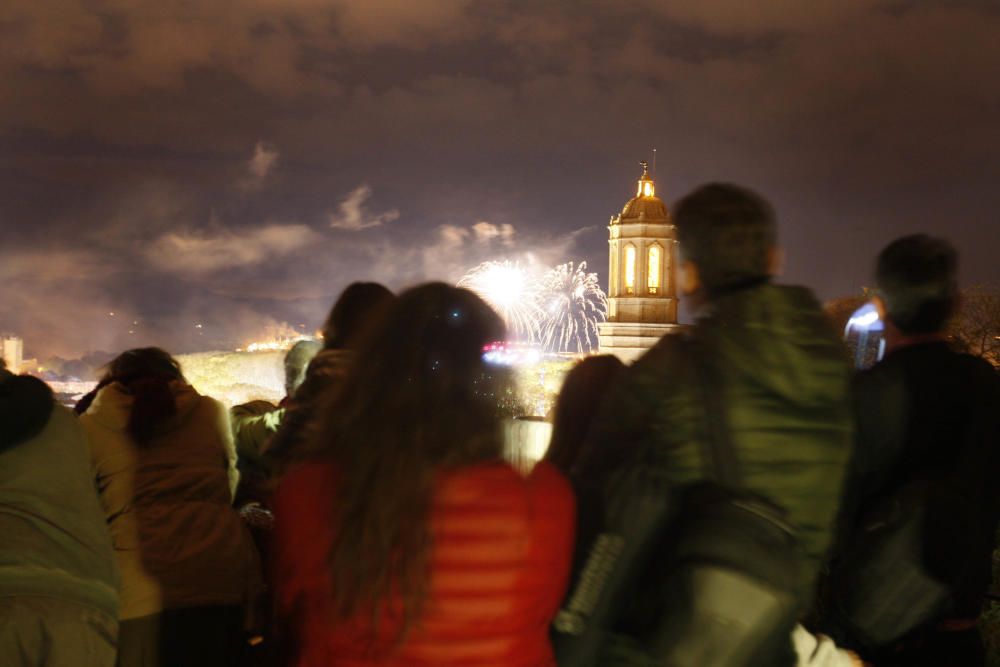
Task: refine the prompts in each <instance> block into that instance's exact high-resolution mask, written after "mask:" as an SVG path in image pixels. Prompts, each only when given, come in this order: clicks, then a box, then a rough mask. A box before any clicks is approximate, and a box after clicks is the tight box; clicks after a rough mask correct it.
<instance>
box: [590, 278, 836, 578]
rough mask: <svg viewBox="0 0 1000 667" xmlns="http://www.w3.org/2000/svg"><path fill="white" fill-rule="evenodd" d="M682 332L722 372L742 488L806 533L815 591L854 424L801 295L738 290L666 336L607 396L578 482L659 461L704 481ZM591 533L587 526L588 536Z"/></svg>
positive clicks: (698, 419) (819, 316)
mask: <svg viewBox="0 0 1000 667" xmlns="http://www.w3.org/2000/svg"><path fill="white" fill-rule="evenodd" d="M684 336H690V337H691V338H692V339H693V342H694V344H695V345H696V346H697V347H698V349H699V350H701V351H702V353H703V354H704V355H705V356H706V358H707V359H708V360H709V363H711V364H712V365H713V366H714V372H715V377H716V378H718V380H719V384H720V385H721V386H720V387H713V388H712V390H714V391H722V392H723V404H724V405H725V406H726V411H727V413H728V414H727V419H728V422H729V429H730V434H731V440H732V442H733V443H734V446H735V448H736V450H737V452H736V453H737V458H738V460H739V463H740V466H741V468H742V473H743V478H744V482H745V485H746V486H747V488H749V489H750V490H751V491H754V492H756V493H758V494H761V495H763V496H766V497H768V498H770V499H771V500H772V501H773V502H775V503H777V504H778V505H780V506H782V507H783V508H785V510H786V511H787V512H788V515H789V519H790V520H791V521H792V522H793V523H794V524H795V525H796V526H797V528H798V530H799V534H800V537H801V541H802V545H803V547H804V550H805V553H806V555H807V558H808V563H807V566H806V567H805V580H804V581H802V582H801V583H802V586H803V591H804V593H805V594H807V595H808V592H811V591H812V589H813V586H814V583H813V582H814V580H815V577H816V575H817V573H818V570H819V567H820V564H821V562H822V561H823V559H824V557H825V554H826V552H827V549H828V548H829V546H830V542H831V538H832V535H833V523H834V519H835V516H836V513H837V508H838V503H839V497H840V493H841V486H842V478H843V476H844V472H845V468H846V464H847V461H848V458H849V456H850V452H851V443H852V417H851V405H850V400H849V386H850V376H851V370H850V367H849V364H848V361H847V353H846V351H845V350H844V348H843V345H842V343H841V342H840V340H839V338H838V337H837V335H836V333H835V332H834V330H833V327H832V325H831V324H830V323H829V322H828V321H827V319H826V316H825V315H824V313H823V311H822V309H821V307H820V305H819V303H818V302H817V301H816V299H815V297H813V295H812V293H811V292H810V291H809V290H807V289H805V288H802V287H790V286H778V285H772V284H769V283H764V284H759V285H756V286H752V287H746V288H743V289H739V290H735V291H732V292H730V293H727V294H725V295H722V296H719V297H718V298H716V299H714V300H713V301H712V303H711V306H710V312H709V313H707V314H706V315H705V316H704V317H702V318H701V319H700V320H699V321H698V322H697V323H696V325H695V326H694V327H692V328H691V329H690V330H689V331H688V332H687V333H686V334H680V335H668V336H665V337H664V338H663V339H662V340H661V341H660V342H659V343H658V344H657V346H656V347H654V348H653V349H652V350H650V351H649V352H648V353H647V354H646V355H644V356H643V357H642V358H640V359H639V360H638V361H637V362H636V363H635V364H634V365H633V366H631V367H630V368H629V369H628V370H627V371H626V372H625V374H624V376H623V378H622V380H621V382H620V383H619V384H618V385H617V386H616V387H615V388H613V389H612V390H611V391H609V396H608V399H607V401H606V402H605V404H604V406H603V407H602V409H601V411H600V414H599V415H598V417H597V418H596V421H595V424H594V427H593V429H592V431H591V437H589V438H588V445H587V454H586V455H585V456H586V458H585V460H584V461H583V462H582V465H581V466H580V467H579V468H577V470H576V473H577V474H576V475H575V476H574V477H575V478H576V479H575V480H574V481H575V482H576V483H577V484H578V485H581V486H585V487H589V488H602V487H603V486H604V483H605V482H607V480H609V479H610V477H611V473H612V471H614V470H616V469H618V468H619V467H620V466H621V465H622V464H624V463H626V462H628V461H632V462H635V461H642V465H653V466H656V468H657V469H658V470H659V472H660V474H661V475H662V478H664V479H666V480H667V484H668V485H669V486H671V487H672V488H680V487H681V486H682V485H685V484H689V483H692V482H696V481H699V480H701V479H704V473H703V466H702V460H701V454H700V451H701V445H700V443H701V442H703V441H704V439H705V438H706V437H707V430H706V408H705V402H704V400H702V398H701V397H702V395H703V393H702V391H703V390H702V389H701V385H700V384H699V379H698V377H699V376H698V375H697V371H696V368H695V366H694V364H693V362H692V359H691V347H692V346H691V345H689V344H687V343H686V341H684V340H683V339H682V338H683V337H684ZM608 488H611V487H610V486H609V487H608ZM606 502H613V499H612V498H606ZM582 521H586V518H582ZM594 532H596V531H594V530H593V529H591V530H589V531H588V529H587V528H586V526H581V533H582V537H583V539H584V540H586V539H587V536H588V534H589V535H593V534H594ZM583 546H585V545H583Z"/></svg>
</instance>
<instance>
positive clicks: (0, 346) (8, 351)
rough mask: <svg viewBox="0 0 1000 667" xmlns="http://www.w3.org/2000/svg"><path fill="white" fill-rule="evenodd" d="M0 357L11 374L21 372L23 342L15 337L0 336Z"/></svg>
mask: <svg viewBox="0 0 1000 667" xmlns="http://www.w3.org/2000/svg"><path fill="white" fill-rule="evenodd" d="M0 357H2V358H3V360H4V362H5V363H6V364H7V370H9V371H10V372H12V373H19V372H21V363H22V362H23V361H24V341H23V340H21V339H20V338H18V337H17V336H0Z"/></svg>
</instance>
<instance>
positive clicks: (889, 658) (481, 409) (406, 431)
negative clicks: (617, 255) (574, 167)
mask: <svg viewBox="0 0 1000 667" xmlns="http://www.w3.org/2000/svg"><path fill="white" fill-rule="evenodd" d="M673 216H674V224H675V225H676V229H677V234H678V240H679V247H680V253H681V262H680V263H681V272H680V276H679V277H680V280H679V284H680V288H681V291H682V292H683V295H684V298H686V299H688V301H689V303H691V304H693V306H694V308H695V309H696V311H697V314H698V318H697V321H696V323H695V324H694V325H692V326H690V327H688V328H687V329H686V330H685V331H683V332H682V333H678V334H671V335H667V336H665V337H664V338H663V339H661V341H660V342H659V343H658V344H657V345H656V346H655V347H654V348H653V349H651V350H650V351H649V352H647V353H646V354H645V355H644V356H643V357H641V358H640V359H639V360H638V361H637V362H636V363H634V364H633V365H631V366H624V365H623V364H622V363H621V362H619V361H618V360H617V359H615V358H614V357H610V356H593V357H589V358H586V359H584V360H582V361H580V362H579V363H578V364H577V365H576V366H575V367H574V368H573V369H572V371H571V372H570V373H569V374H568V376H567V377H566V380H565V383H564V386H563V389H562V391H561V393H560V396H559V398H558V401H557V404H556V407H555V409H554V411H553V415H552V422H553V433H552V439H551V444H550V446H549V449H548V451H547V453H546V455H545V457H544V458H543V460H541V461H539V462H538V463H537V464H535V465H534V466H533V467H531V469H530V470H524V469H522V467H521V466H515V465H512V464H511V463H509V462H508V461H506V460H505V458H504V452H505V450H506V449H507V448H506V446H505V443H504V438H503V435H502V434H503V432H504V431H503V429H502V424H501V420H502V419H503V416H502V415H501V414H500V413H499V411H498V408H497V396H498V395H500V394H501V393H502V392H503V391H504V383H505V382H507V381H508V380H509V378H507V377H505V373H504V371H503V370H502V369H498V368H496V367H492V366H489V365H488V364H487V362H486V361H485V360H484V358H483V350H484V347H485V346H487V345H488V344H490V343H493V342H495V341H498V340H502V339H503V338H504V326H503V322H502V321H501V320H500V319H499V317H498V316H497V315H496V314H495V313H494V312H493V311H492V310H491V309H490V308H489V307H488V306H487V305H486V304H485V303H484V302H483V301H482V300H480V299H479V298H478V297H477V296H475V295H474V294H472V293H471V292H469V291H466V290H463V289H460V288H455V287H451V286H448V285H445V284H442V283H429V284H425V285H421V286H418V287H415V288H412V289H409V290H407V291H404V292H402V293H401V294H399V295H394V294H392V293H391V292H390V291H389V290H388V289H386V288H385V287H383V286H381V285H377V284H374V283H355V284H353V285H351V286H350V287H348V288H347V290H345V291H344V293H343V294H342V295H341V297H340V298H339V299H338V301H337V303H336V304H335V305H334V307H333V309H332V311H331V313H330V316H329V318H328V321H327V323H326V325H325V326H324V329H323V342H322V345H320V344H319V343H313V342H309V341H303V342H301V343H299V344H297V345H296V346H294V347H293V348H292V349H291V350H290V351H289V353H288V355H287V357H286V360H285V371H286V378H287V383H286V394H287V395H286V398H285V399H284V400H283V401H282V402H281V403H280V404H279V405H272V404H270V403H266V402H262V401H258V402H252V403H248V404H245V405H240V406H235V407H233V408H231V409H227V408H226V407H224V406H223V405H222V404H220V403H219V402H217V401H215V400H214V399H212V398H209V397H206V396H202V395H200V394H199V393H198V392H197V391H196V390H195V389H194V388H192V387H191V386H190V385H189V384H188V383H187V381H186V380H185V378H184V375H183V372H182V369H181V367H180V366H179V364H178V363H177V361H176V360H175V359H174V358H172V357H171V356H170V355H169V354H168V353H167V352H165V351H163V350H161V349H158V348H143V349H135V350H129V351H126V352H124V353H122V354H121V355H119V356H118V357H117V358H115V359H114V360H113V361H112V362H111V363H110V364H109V365H108V366H107V367H106V369H105V372H104V374H103V376H102V378H101V379H100V381H99V383H98V384H97V387H96V388H95V389H94V390H93V391H92V392H91V393H89V394H88V395H87V396H85V397H83V398H82V399H81V400H80V401H79V402H78V403H77V405H76V406H75V410H70V409H67V408H64V407H63V406H61V405H59V404H57V402H56V400H55V398H54V396H53V394H52V392H51V390H50V389H49V388H48V387H47V386H46V385H45V384H44V383H43V382H42V381H40V380H38V379H35V378H33V377H29V376H16V375H13V374H11V373H8V372H6V371H5V370H2V369H0V664H2V665H4V666H8V665H9V666H11V667H17V666H24V667H29V666H30V667H36V666H37V667H41V666H46V667H70V666H72V667H103V666H111V665H117V666H119V667H200V666H202V665H204V666H205V667H227V666H233V667H235V666H237V665H248V666H254V667H263V666H272V665H274V666H278V665H288V666H296V667H320V666H339V667H362V666H369V665H371V666H375V665H383V666H389V665H399V666H412V667H449V666H459V665H462V666H483V667H486V666H496V667H500V666H514V667H516V666H523V667H547V666H555V665H557V664H558V665H560V666H563V667H589V666H594V667H625V666H636V667H638V666H653V665H662V666H664V667H689V666H690V667H696V666H697V667H736V666H737V665H739V666H765V667H772V666H773V667H791V666H792V665H813V666H814V667H824V666H826V667H835V666H839V665H843V666H847V665H862V664H871V665H876V666H878V667H881V666H896V665H899V666H902V665H906V666H908V667H913V666H919V665H935V666H936V667H947V666H949V665H954V666H961V667H974V666H976V665H983V664H984V660H985V658H984V650H983V644H982V641H981V639H980V637H979V634H978V630H977V623H976V619H977V617H978V615H979V612H980V609H981V607H982V605H983V604H984V600H985V598H986V596H987V594H988V592H989V591H988V589H989V585H990V575H991V570H990V567H991V553H992V550H993V548H994V538H995V532H996V530H997V527H998V523H1000V484H998V483H997V481H996V475H997V472H998V471H1000V458H998V457H1000V377H998V374H997V371H996V370H994V369H993V367H992V366H990V365H989V364H988V363H986V362H984V361H982V360H980V359H978V358H974V357H971V356H968V355H966V354H962V353H959V352H957V351H954V350H953V349H952V348H951V347H950V346H949V341H948V339H947V336H946V334H945V325H946V323H947V321H948V319H949V317H950V316H951V315H952V314H953V313H954V312H955V310H956V308H957V306H958V286H957V271H958V260H957V255H956V252H955V250H954V249H953V248H952V247H951V246H950V245H949V244H948V243H947V242H946V241H944V240H942V239H937V238H931V237H927V236H922V235H916V236H909V237H905V238H902V239H899V240H897V241H895V242H893V243H892V244H890V245H889V246H888V247H887V248H885V249H884V250H883V251H882V252H881V253H880V254H879V256H878V258H877V260H876V262H875V265H876V270H875V275H874V280H875V284H876V285H877V289H876V290H875V292H874V294H875V296H874V302H875V304H876V306H877V308H878V309H879V312H880V314H881V316H882V319H883V321H884V323H885V329H886V338H887V354H886V356H885V359H884V360H883V361H881V362H879V363H878V364H876V365H875V366H874V367H872V368H871V369H869V370H866V371H863V372H860V373H858V374H855V373H853V372H852V369H851V366H850V363H849V360H848V359H849V358H848V354H847V351H846V349H845V348H844V346H843V343H842V342H841V340H840V338H839V336H838V335H837V332H836V331H835V330H834V327H833V325H832V323H831V322H829V321H828V319H827V317H826V315H825V314H824V312H823V310H822V308H821V306H820V304H819V303H818V301H817V300H816V299H815V297H814V296H813V295H812V293H811V292H810V291H809V290H808V289H806V288H803V287H792V286H785V285H780V284H777V283H776V281H775V279H774V276H775V273H776V264H777V256H778V251H777V238H776V222H775V214H774V212H773V211H772V209H771V207H770V205H769V204H768V203H767V202H766V201H765V200H764V199H763V198H761V197H760V196H759V195H757V194H755V193H753V192H751V191H749V190H746V189H744V188H741V187H737V186H733V185H726V184H709V185H706V186H703V187H701V188H699V189H697V190H695V191H694V192H692V193H691V194H689V195H688V196H686V197H684V198H683V199H681V200H680V201H679V202H678V203H677V204H676V206H675V208H674V214H673Z"/></svg>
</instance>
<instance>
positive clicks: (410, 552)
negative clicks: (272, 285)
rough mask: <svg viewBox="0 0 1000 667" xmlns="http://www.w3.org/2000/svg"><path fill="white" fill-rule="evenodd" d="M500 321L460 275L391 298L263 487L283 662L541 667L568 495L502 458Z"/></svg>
mask: <svg viewBox="0 0 1000 667" xmlns="http://www.w3.org/2000/svg"><path fill="white" fill-rule="evenodd" d="M503 333H504V332H503V325H502V323H501V321H500V320H499V318H498V317H497V316H496V314H494V313H493V312H492V311H491V310H490V309H489V308H488V307H487V306H486V304H485V303H483V302H482V301H481V300H480V299H479V298H478V297H476V296H475V295H474V294H472V293H471V292H468V291H466V290H462V289H458V288H454V287H450V286H447V285H444V284H440V283H436V284H435V283H432V284H428V285H424V286H421V287H417V288H414V289H412V290H410V291H408V292H405V293H404V294H403V295H401V296H400V298H399V300H398V302H397V303H396V304H395V305H394V306H393V308H392V311H391V312H390V314H389V316H388V318H387V321H385V322H384V324H383V326H382V328H381V330H380V331H378V332H377V333H375V334H374V335H373V336H372V338H371V340H369V341H368V343H367V344H366V345H365V346H364V347H363V348H362V350H361V351H360V353H359V359H361V360H363V362H362V363H359V364H356V365H355V367H354V368H353V370H352V371H351V375H350V376H349V377H348V379H347V382H346V384H345V386H344V388H343V390H342V391H340V392H337V393H336V395H333V396H330V397H329V399H328V403H327V404H326V406H325V407H324V410H323V418H324V420H325V421H324V423H323V425H322V427H321V428H319V429H318V432H317V433H316V434H315V436H314V441H313V443H312V449H313V452H314V453H313V458H312V459H311V460H309V461H307V462H304V463H302V464H299V465H298V466H296V467H294V468H292V469H291V470H290V471H289V473H288V474H287V475H286V477H285V478H284V479H283V480H282V482H281V485H280V486H279V488H278V490H277V492H276V495H275V514H276V522H275V530H276V533H275V554H274V565H275V569H274V575H273V581H274V585H275V593H276V599H277V600H276V603H277V611H278V616H279V618H282V619H283V620H284V622H285V624H286V625H287V626H288V636H289V644H290V646H291V652H292V653H293V654H294V655H293V656H292V658H291V664H294V665H297V666H298V667H319V666H321V665H322V666H323V667H362V666H367V665H380V666H386V667H388V666H421V667H431V666H434V667H448V666H450V665H463V666H468V667H476V666H483V667H485V666H487V665H489V666H497V667H500V666H505V667H518V666H524V667H529V666H530V667H553V666H554V665H555V659H554V657H553V653H552V648H551V645H550V643H549V638H548V630H549V624H550V621H551V620H552V617H553V616H554V615H555V613H556V611H557V610H558V607H559V603H560V601H561V599H562V597H563V593H564V592H565V588H566V583H567V577H568V571H569V564H570V557H571V549H572V544H573V524H574V516H573V515H574V500H573V494H572V491H571V489H570V486H569V484H568V482H567V481H566V479H565V478H564V477H563V476H562V474H561V473H560V472H559V471H558V470H557V469H556V468H555V467H553V466H552V465H551V464H549V463H546V462H542V463H540V464H539V465H538V466H537V467H536V468H535V469H534V470H533V471H532V472H531V473H530V474H529V475H527V476H523V475H521V474H520V473H519V472H517V471H516V470H515V469H514V468H513V467H511V466H510V465H509V464H507V463H505V462H503V461H502V460H501V452H502V450H503V443H502V441H501V432H500V428H499V426H500V424H499V418H498V415H497V407H496V404H497V399H498V394H497V392H498V391H499V389H498V387H499V386H500V385H499V384H498V381H499V380H500V379H501V377H500V376H501V375H502V372H501V371H500V370H498V369H496V368H493V367H490V366H488V365H487V364H486V363H485V362H484V361H483V358H482V350H483V347H484V346H485V345H486V344H487V343H490V342H493V341H496V340H500V339H501V338H502V337H503Z"/></svg>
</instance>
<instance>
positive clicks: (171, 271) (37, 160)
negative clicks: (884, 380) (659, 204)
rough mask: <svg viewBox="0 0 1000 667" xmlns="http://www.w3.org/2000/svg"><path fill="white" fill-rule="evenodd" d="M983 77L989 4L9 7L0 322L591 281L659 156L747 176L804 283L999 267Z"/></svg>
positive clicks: (290, 320)
mask: <svg viewBox="0 0 1000 667" xmlns="http://www.w3.org/2000/svg"><path fill="white" fill-rule="evenodd" d="M998 82H1000V3H998V2H996V0H982V1H978V2H977V1H972V0H970V1H967V2H962V1H960V0H954V1H949V2H944V1H941V2H934V1H931V0H925V1H920V0H910V1H905V0H893V1H888V2H886V1H881V0H811V1H803V0H769V1H768V0H762V1H761V2H747V0H699V1H698V2H690V1H687V0H683V1H682V0H677V1H675V2H674V1H671V2H667V1H665V0H664V1H660V2H655V1H653V0H646V1H643V0H634V1H631V2H623V1H619V0H600V1H598V0H594V1H589V0H525V1H517V0H497V1H493V0H483V1H477V2H467V1H465V0H337V1H330V0H327V1H320V0H281V1H279V0H242V1H236V0H232V1H230V0H225V1H224V0H206V1H197V0H156V1H155V2H153V1H149V2H138V1H136V0H79V1H72V0H64V1H55V0H3V1H2V2H0V232H2V233H0V239H2V241H0V331H3V332H7V333H16V334H19V335H21V336H23V337H24V338H25V343H26V348H27V349H26V353H27V354H28V355H30V356H39V357H42V358H44V357H46V356H48V355H52V354H59V355H62V356H69V357H74V356H79V355H80V354H82V353H83V352H85V351H87V350H111V351H115V350H121V349H123V348H125V347H132V346H136V345H140V344H141V345H145V344H152V343H156V344H160V345H163V346H166V347H168V348H169V349H171V350H173V351H177V352H181V351H190V350H197V349H211V348H220V347H227V348H228V347H234V346H236V345H238V344H240V343H243V342H246V341H247V340H248V339H252V338H259V337H261V336H263V335H266V334H267V333H268V329H269V328H270V329H272V330H273V329H275V328H277V327H279V326H280V325H282V324H284V323H287V324H290V325H292V326H293V327H298V325H299V324H303V325H305V329H307V330H310V331H311V330H313V329H314V328H315V327H316V326H317V325H318V323H319V322H320V320H321V319H322V317H323V316H324V315H325V313H326V310H327V308H328V307H329V305H330V303H331V302H332V300H333V299H334V298H335V296H336V295H337V293H338V292H339V291H340V290H341V289H342V288H343V287H344V286H345V285H346V284H347V283H348V282H349V281H351V280H355V279H374V280H379V281H382V282H385V283H387V284H388V285H390V286H391V287H394V288H397V287H402V286H405V285H408V284H412V283H414V282H417V281H422V280H426V279H431V278H438V279H446V280H449V281H454V280H456V279H457V278H458V277H460V276H461V274H462V273H463V272H464V271H465V270H466V269H468V268H470V267H472V266H474V265H476V264H477V263H478V262H480V261H482V260H485V259H498V258H503V257H506V258H510V259H519V260H520V261H523V262H529V261H532V260H534V261H537V262H540V263H543V264H554V263H557V262H563V261H568V260H574V261H579V260H587V261H588V263H589V265H590V268H591V270H596V271H598V272H599V274H600V276H601V282H602V283H606V272H607V231H606V228H605V226H606V225H607V222H608V218H609V216H610V215H612V214H613V213H616V212H617V211H619V210H620V208H621V206H622V205H623V204H624V202H625V201H626V200H627V199H628V198H629V197H630V196H632V194H633V193H634V188H635V181H636V179H637V178H638V176H639V173H640V168H639V167H638V165H637V162H638V161H639V160H640V159H643V158H646V159H651V155H652V148H653V147H655V148H657V170H656V174H655V176H656V180H657V188H658V191H657V194H659V195H660V196H661V197H663V198H664V199H665V200H666V201H667V202H668V203H669V202H672V201H674V200H675V199H677V198H678V197H679V196H681V195H683V194H684V193H685V192H687V191H688V190H690V189H691V188H692V187H694V186H696V185H698V184H699V183H702V182H704V181H707V180H729V181H734V182H738V183H741V184H745V185H748V186H750V187H752V188H755V189H757V190H759V191H760V192H761V193H763V194H764V195H765V196H767V197H768V198H769V199H770V200H771V201H772V202H773V203H774V205H775V207H776V209H777V211H778V214H779V217H780V221H781V228H780V234H781V239H782V244H783V245H784V246H785V248H786V252H787V262H786V271H785V280H787V281H789V282H799V283H805V284H808V285H810V286H812V287H814V288H815V289H816V290H817V292H818V294H819V295H820V296H821V297H822V298H829V297H833V296H839V295H846V294H852V293H856V292H858V290H860V288H861V287H862V286H863V285H865V284H867V283H868V278H869V275H870V268H871V264H872V260H873V257H874V255H875V253H876V252H877V251H878V249H879V248H880V247H881V246H882V245H884V244H885V243H886V242H887V241H889V240H890V239H892V238H894V237H896V236H898V235H901V234H904V233H907V232H912V231H927V232H932V233H936V234H940V235H945V236H947V237H949V238H951V239H952V240H953V241H954V242H955V243H956V245H957V246H958V247H959V250H960V252H961V253H962V261H963V282H964V283H966V284H973V283H993V284H996V283H1000V263H998V262H997V254H998V250H1000V241H998V238H1000V233H998V231H1000V224H998V222H1000V220H998V218H1000V213H998V211H1000V83H998ZM110 313H114V315H113V316H112V315H111V314H110ZM133 322H136V323H137V324H133ZM198 324H200V325H201V327H200V328H199V327H197V326H196V325H198ZM130 331H132V332H133V333H129V332H130Z"/></svg>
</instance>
